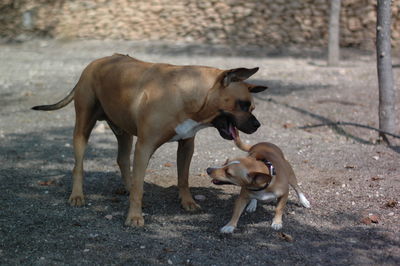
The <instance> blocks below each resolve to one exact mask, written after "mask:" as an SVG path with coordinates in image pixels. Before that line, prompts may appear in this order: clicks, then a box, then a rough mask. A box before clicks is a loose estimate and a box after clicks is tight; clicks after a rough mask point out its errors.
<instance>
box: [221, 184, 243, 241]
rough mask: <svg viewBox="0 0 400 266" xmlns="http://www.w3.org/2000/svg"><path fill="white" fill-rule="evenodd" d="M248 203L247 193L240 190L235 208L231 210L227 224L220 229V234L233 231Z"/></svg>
mask: <svg viewBox="0 0 400 266" xmlns="http://www.w3.org/2000/svg"><path fill="white" fill-rule="evenodd" d="M248 202H249V197H248V195H247V192H246V191H245V190H244V189H243V188H242V190H241V191H240V194H239V197H238V198H237V199H236V201H235V207H234V208H233V215H232V218H231V220H230V221H229V223H227V224H226V225H225V226H224V227H222V228H221V230H220V231H221V233H226V234H230V233H233V231H234V230H235V228H236V226H237V223H238V221H239V217H240V215H241V214H242V212H243V210H244V208H245V207H246V205H247V203H248Z"/></svg>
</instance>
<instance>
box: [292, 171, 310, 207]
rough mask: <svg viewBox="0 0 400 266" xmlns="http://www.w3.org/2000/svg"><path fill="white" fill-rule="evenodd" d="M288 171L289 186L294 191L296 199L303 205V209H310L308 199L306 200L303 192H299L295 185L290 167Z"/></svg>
mask: <svg viewBox="0 0 400 266" xmlns="http://www.w3.org/2000/svg"><path fill="white" fill-rule="evenodd" d="M290 170H291V171H290V172H291V173H290V174H289V184H290V186H291V187H292V188H293V189H294V191H296V194H297V197H298V198H299V201H300V203H301V205H303V207H305V208H310V207H311V204H310V202H309V201H308V199H307V198H306V196H304V194H303V192H301V190H300V187H299V185H298V184H297V179H296V176H295V174H294V172H293V170H292V168H291V167H290Z"/></svg>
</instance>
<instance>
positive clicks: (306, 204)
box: [299, 193, 311, 208]
mask: <svg viewBox="0 0 400 266" xmlns="http://www.w3.org/2000/svg"><path fill="white" fill-rule="evenodd" d="M299 200H300V203H301V205H303V207H304V208H311V204H310V202H309V201H308V199H307V198H306V196H304V194H303V193H300V194H299Z"/></svg>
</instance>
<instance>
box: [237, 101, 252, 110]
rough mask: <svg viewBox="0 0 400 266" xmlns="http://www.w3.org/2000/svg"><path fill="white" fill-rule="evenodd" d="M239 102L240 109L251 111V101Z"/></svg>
mask: <svg viewBox="0 0 400 266" xmlns="http://www.w3.org/2000/svg"><path fill="white" fill-rule="evenodd" d="M237 103H238V106H239V108H240V110H242V111H243V112H248V111H250V106H251V102H249V101H241V100H239V101H238V102H237Z"/></svg>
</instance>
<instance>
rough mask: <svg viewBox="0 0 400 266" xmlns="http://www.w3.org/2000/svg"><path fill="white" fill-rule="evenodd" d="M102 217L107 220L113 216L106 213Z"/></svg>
mask: <svg viewBox="0 0 400 266" xmlns="http://www.w3.org/2000/svg"><path fill="white" fill-rule="evenodd" d="M104 218H106V219H107V220H111V219H112V218H113V216H112V215H111V214H107V215H106V216H104Z"/></svg>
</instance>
